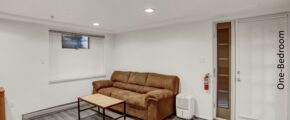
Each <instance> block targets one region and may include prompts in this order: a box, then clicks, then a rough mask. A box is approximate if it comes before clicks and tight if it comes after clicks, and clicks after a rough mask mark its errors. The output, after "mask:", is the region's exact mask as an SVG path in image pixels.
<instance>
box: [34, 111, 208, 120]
mask: <svg viewBox="0 0 290 120" xmlns="http://www.w3.org/2000/svg"><path fill="white" fill-rule="evenodd" d="M106 115H108V116H110V117H113V118H117V117H118V116H120V114H117V113H115V112H111V111H109V110H106ZM110 117H106V120H113V119H112V118H110ZM77 119H78V114H77V109H71V110H65V111H62V112H57V113H54V114H49V115H47V116H42V117H38V118H33V119H30V120H77ZM102 119H103V118H102V115H101V114H98V113H96V112H93V111H91V110H86V111H83V112H82V113H81V120H102ZM119 120H123V118H120V119H119ZM126 120H139V119H138V118H133V117H126ZM165 120H183V119H180V118H177V117H176V116H174V115H172V116H170V117H168V118H166V119H165ZM194 120H203V119H194Z"/></svg>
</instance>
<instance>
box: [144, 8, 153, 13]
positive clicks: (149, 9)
mask: <svg viewBox="0 0 290 120" xmlns="http://www.w3.org/2000/svg"><path fill="white" fill-rule="evenodd" d="M144 11H145V12H146V13H153V12H154V9H152V8H147V9H145V10H144Z"/></svg>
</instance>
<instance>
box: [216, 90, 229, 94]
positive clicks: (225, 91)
mask: <svg viewBox="0 0 290 120" xmlns="http://www.w3.org/2000/svg"><path fill="white" fill-rule="evenodd" d="M218 92H219V93H230V92H229V91H227V90H218Z"/></svg>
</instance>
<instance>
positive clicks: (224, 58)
mask: <svg viewBox="0 0 290 120" xmlns="http://www.w3.org/2000/svg"><path fill="white" fill-rule="evenodd" d="M218 60H229V58H226V57H223V58H218Z"/></svg>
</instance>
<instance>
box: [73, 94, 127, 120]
mask: <svg viewBox="0 0 290 120" xmlns="http://www.w3.org/2000/svg"><path fill="white" fill-rule="evenodd" d="M81 101H84V102H87V103H89V104H91V105H94V106H93V107H89V108H85V109H83V110H81V108H80V102H81ZM118 104H123V105H124V114H123V115H122V116H120V117H117V118H113V119H119V118H122V117H124V120H126V101H124V100H119V99H116V98H112V97H109V96H105V95H102V94H93V95H89V96H84V97H79V98H78V119H79V120H80V119H81V116H80V114H81V112H82V111H85V110H92V111H95V112H98V113H101V112H100V108H102V109H103V112H102V115H103V120H105V118H106V113H105V111H106V109H107V108H110V107H112V106H115V105H118ZM95 107H98V110H95V109H93V108H95ZM108 117H109V116H108Z"/></svg>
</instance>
